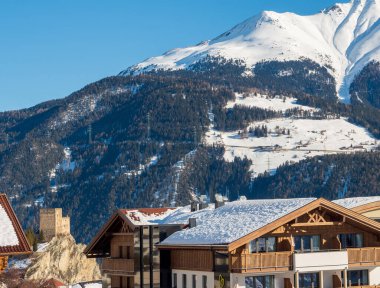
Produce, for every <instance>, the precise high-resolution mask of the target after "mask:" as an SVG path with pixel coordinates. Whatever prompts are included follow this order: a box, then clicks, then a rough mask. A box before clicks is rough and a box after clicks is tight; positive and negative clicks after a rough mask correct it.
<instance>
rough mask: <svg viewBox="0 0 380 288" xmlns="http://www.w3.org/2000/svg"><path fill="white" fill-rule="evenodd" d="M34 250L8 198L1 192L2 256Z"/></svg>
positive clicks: (0, 239) (0, 226) (0, 228)
mask: <svg viewBox="0 0 380 288" xmlns="http://www.w3.org/2000/svg"><path fill="white" fill-rule="evenodd" d="M31 252H32V249H31V248H30V245H29V243H28V241H27V239H26V237H25V234H24V232H23V230H22V228H21V225H20V222H19V221H18V219H17V217H16V214H15V213H14V211H13V209H12V207H11V205H10V203H9V201H8V198H7V197H6V195H5V194H0V256H4V255H17V254H29V253H31Z"/></svg>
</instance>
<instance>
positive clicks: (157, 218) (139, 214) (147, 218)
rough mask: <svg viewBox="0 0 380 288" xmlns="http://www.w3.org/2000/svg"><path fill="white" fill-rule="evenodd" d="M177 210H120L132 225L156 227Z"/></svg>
mask: <svg viewBox="0 0 380 288" xmlns="http://www.w3.org/2000/svg"><path fill="white" fill-rule="evenodd" d="M177 209H178V208H139V209H129V210H122V213H123V214H125V216H126V217H127V218H128V219H129V220H130V221H131V222H132V224H133V225H136V226H138V225H155V224H156V225H157V224H162V223H163V220H164V219H165V218H166V217H168V216H169V215H171V214H172V213H174V212H175V211H176V210H177Z"/></svg>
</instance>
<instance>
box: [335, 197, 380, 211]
mask: <svg viewBox="0 0 380 288" xmlns="http://www.w3.org/2000/svg"><path fill="white" fill-rule="evenodd" d="M377 201H380V196H371V197H353V198H344V199H339V200H334V201H332V202H334V203H335V204H338V205H341V206H343V207H345V208H348V209H352V208H356V207H359V206H362V205H366V204H369V203H373V202H377Z"/></svg>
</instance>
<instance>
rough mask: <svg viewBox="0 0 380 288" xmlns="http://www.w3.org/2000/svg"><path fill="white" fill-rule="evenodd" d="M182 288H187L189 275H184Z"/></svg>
mask: <svg viewBox="0 0 380 288" xmlns="http://www.w3.org/2000/svg"><path fill="white" fill-rule="evenodd" d="M182 288H187V275H186V274H182Z"/></svg>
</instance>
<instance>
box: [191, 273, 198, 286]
mask: <svg viewBox="0 0 380 288" xmlns="http://www.w3.org/2000/svg"><path fill="white" fill-rule="evenodd" d="M191 287H192V288H197V275H195V274H193V275H191Z"/></svg>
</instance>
